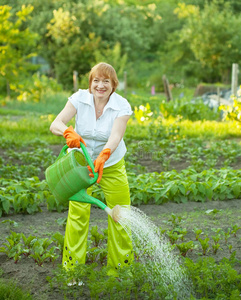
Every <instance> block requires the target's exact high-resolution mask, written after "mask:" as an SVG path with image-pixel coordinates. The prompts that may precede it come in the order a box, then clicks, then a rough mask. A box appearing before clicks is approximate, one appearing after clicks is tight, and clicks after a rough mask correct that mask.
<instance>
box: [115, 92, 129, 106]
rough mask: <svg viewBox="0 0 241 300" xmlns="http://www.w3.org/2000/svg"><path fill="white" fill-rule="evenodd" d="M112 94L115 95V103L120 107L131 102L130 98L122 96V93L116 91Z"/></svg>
mask: <svg viewBox="0 0 241 300" xmlns="http://www.w3.org/2000/svg"><path fill="white" fill-rule="evenodd" d="M112 96H113V98H114V101H115V103H116V104H117V105H118V106H119V107H120V108H122V107H123V105H124V106H128V105H130V104H129V102H128V100H127V99H126V98H124V97H122V96H121V95H119V94H117V93H116V92H114V93H113V94H112Z"/></svg>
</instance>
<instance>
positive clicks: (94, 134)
mask: <svg viewBox="0 0 241 300" xmlns="http://www.w3.org/2000/svg"><path fill="white" fill-rule="evenodd" d="M69 101H70V102H71V103H72V104H73V105H74V107H75V108H76V110H77V115H76V118H75V131H76V132H77V133H78V134H79V135H80V136H81V137H82V138H83V139H84V141H85V142H86V145H87V147H86V148H87V151H88V152H89V154H90V157H91V159H92V160H93V161H94V160H95V159H96V158H97V156H98V155H99V154H100V152H101V151H102V150H103V147H104V145H105V144H106V143H107V141H108V139H109V136H110V134H111V130H112V127H113V123H114V121H115V119H116V118H118V117H122V116H126V115H128V116H130V115H131V114H132V110H131V106H130V104H129V103H128V101H127V100H126V99H125V98H123V97H121V96H120V95H118V94H116V93H113V94H111V96H110V99H109V101H108V102H107V104H106V106H105V107H104V110H103V113H102V115H101V116H100V117H99V118H98V119H97V120H96V115H95V106H94V98H93V94H91V93H90V92H89V90H78V92H76V93H74V94H73V95H72V96H70V97H69ZM125 153H126V146H125V143H124V140H123V139H121V141H120V143H119V145H118V147H117V148H116V150H115V151H114V152H113V153H112V154H111V156H110V158H109V159H108V160H107V161H106V163H105V165H104V167H105V168H106V167H109V166H112V165H114V164H116V163H117V162H119V161H120V160H121V159H122V158H123V157H124V155H125Z"/></svg>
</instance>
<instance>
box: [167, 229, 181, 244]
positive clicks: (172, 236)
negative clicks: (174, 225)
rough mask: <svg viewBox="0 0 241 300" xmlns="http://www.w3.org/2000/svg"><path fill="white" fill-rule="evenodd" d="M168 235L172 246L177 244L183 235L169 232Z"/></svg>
mask: <svg viewBox="0 0 241 300" xmlns="http://www.w3.org/2000/svg"><path fill="white" fill-rule="evenodd" d="M166 234H167V236H168V237H169V240H170V242H171V244H172V245H173V244H175V243H176V242H177V240H178V239H179V238H181V234H179V233H178V232H177V231H167V232H166Z"/></svg>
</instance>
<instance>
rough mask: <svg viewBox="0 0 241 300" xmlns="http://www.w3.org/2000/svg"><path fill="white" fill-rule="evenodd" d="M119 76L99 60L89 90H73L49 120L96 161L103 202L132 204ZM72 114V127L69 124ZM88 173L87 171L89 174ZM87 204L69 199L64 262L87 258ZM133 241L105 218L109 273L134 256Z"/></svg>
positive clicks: (124, 103)
mask: <svg viewBox="0 0 241 300" xmlns="http://www.w3.org/2000/svg"><path fill="white" fill-rule="evenodd" d="M117 85H118V79H117V75H116V72H115V70H114V68H113V67H112V66H111V65H109V64H106V63H99V64H97V65H96V66H94V67H93V68H92V69H91V72H90V74H89V89H87V90H79V91H78V92H76V93H74V94H73V95H72V96H71V97H69V100H68V102H67V104H66V106H65V107H64V109H63V110H62V111H61V112H60V113H59V115H58V116H57V117H56V119H55V120H54V121H53V123H52V124H51V127H50V130H51V132H52V133H53V134H55V135H63V136H64V138H65V139H66V143H67V145H68V146H69V147H70V148H73V147H80V141H81V142H82V143H84V144H85V145H86V147H87V150H88V152H89V154H90V156H91V158H92V160H93V161H94V165H95V172H98V179H97V183H99V184H100V186H101V188H102V190H103V192H104V195H105V199H106V202H107V206H108V207H110V208H113V207H114V206H115V205H117V204H119V205H130V195H129V185H128V181H127V175H126V170H125V162H124V155H125V153H126V146H125V143H124V141H123V135H124V133H125V130H126V125H127V122H128V120H129V118H130V116H131V114H132V110H131V106H130V104H129V103H128V102H127V100H126V99H124V98H123V97H121V96H120V95H118V94H117V93H115V90H116V87H117ZM74 116H75V129H73V127H72V126H69V127H67V125H66V124H67V123H68V122H69V121H70V120H71V119H72V118H73V117H74ZM91 175H92V174H90V176H91ZM89 217H90V204H87V203H79V202H73V201H70V203H69V213H68V219H67V225H66V232H65V243H64V252H63V265H64V266H65V267H67V268H71V267H73V266H75V265H76V264H83V263H85V259H86V248H87V236H88V227H89ZM131 253H132V245H131V241H130V238H129V237H128V235H127V233H126V232H125V230H124V229H123V228H122V226H121V225H120V224H118V223H115V222H114V221H113V220H112V218H111V217H110V216H109V217H108V259H107V264H108V265H109V266H111V268H110V275H111V274H113V275H115V273H116V271H115V270H116V269H118V267H123V266H125V265H129V264H130V263H131V261H132V254H131Z"/></svg>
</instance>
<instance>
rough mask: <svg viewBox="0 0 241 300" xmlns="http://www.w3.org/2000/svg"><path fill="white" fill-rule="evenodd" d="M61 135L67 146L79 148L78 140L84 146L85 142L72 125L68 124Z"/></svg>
mask: <svg viewBox="0 0 241 300" xmlns="http://www.w3.org/2000/svg"><path fill="white" fill-rule="evenodd" d="M63 136H64V138H65V139H66V144H67V145H68V146H69V148H75V147H77V148H80V142H81V143H83V144H84V145H85V146H86V143H85V141H84V140H83V139H82V137H81V136H80V135H79V134H78V133H77V132H75V131H74V128H73V126H69V128H67V129H66V130H65V131H64V133H63Z"/></svg>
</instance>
